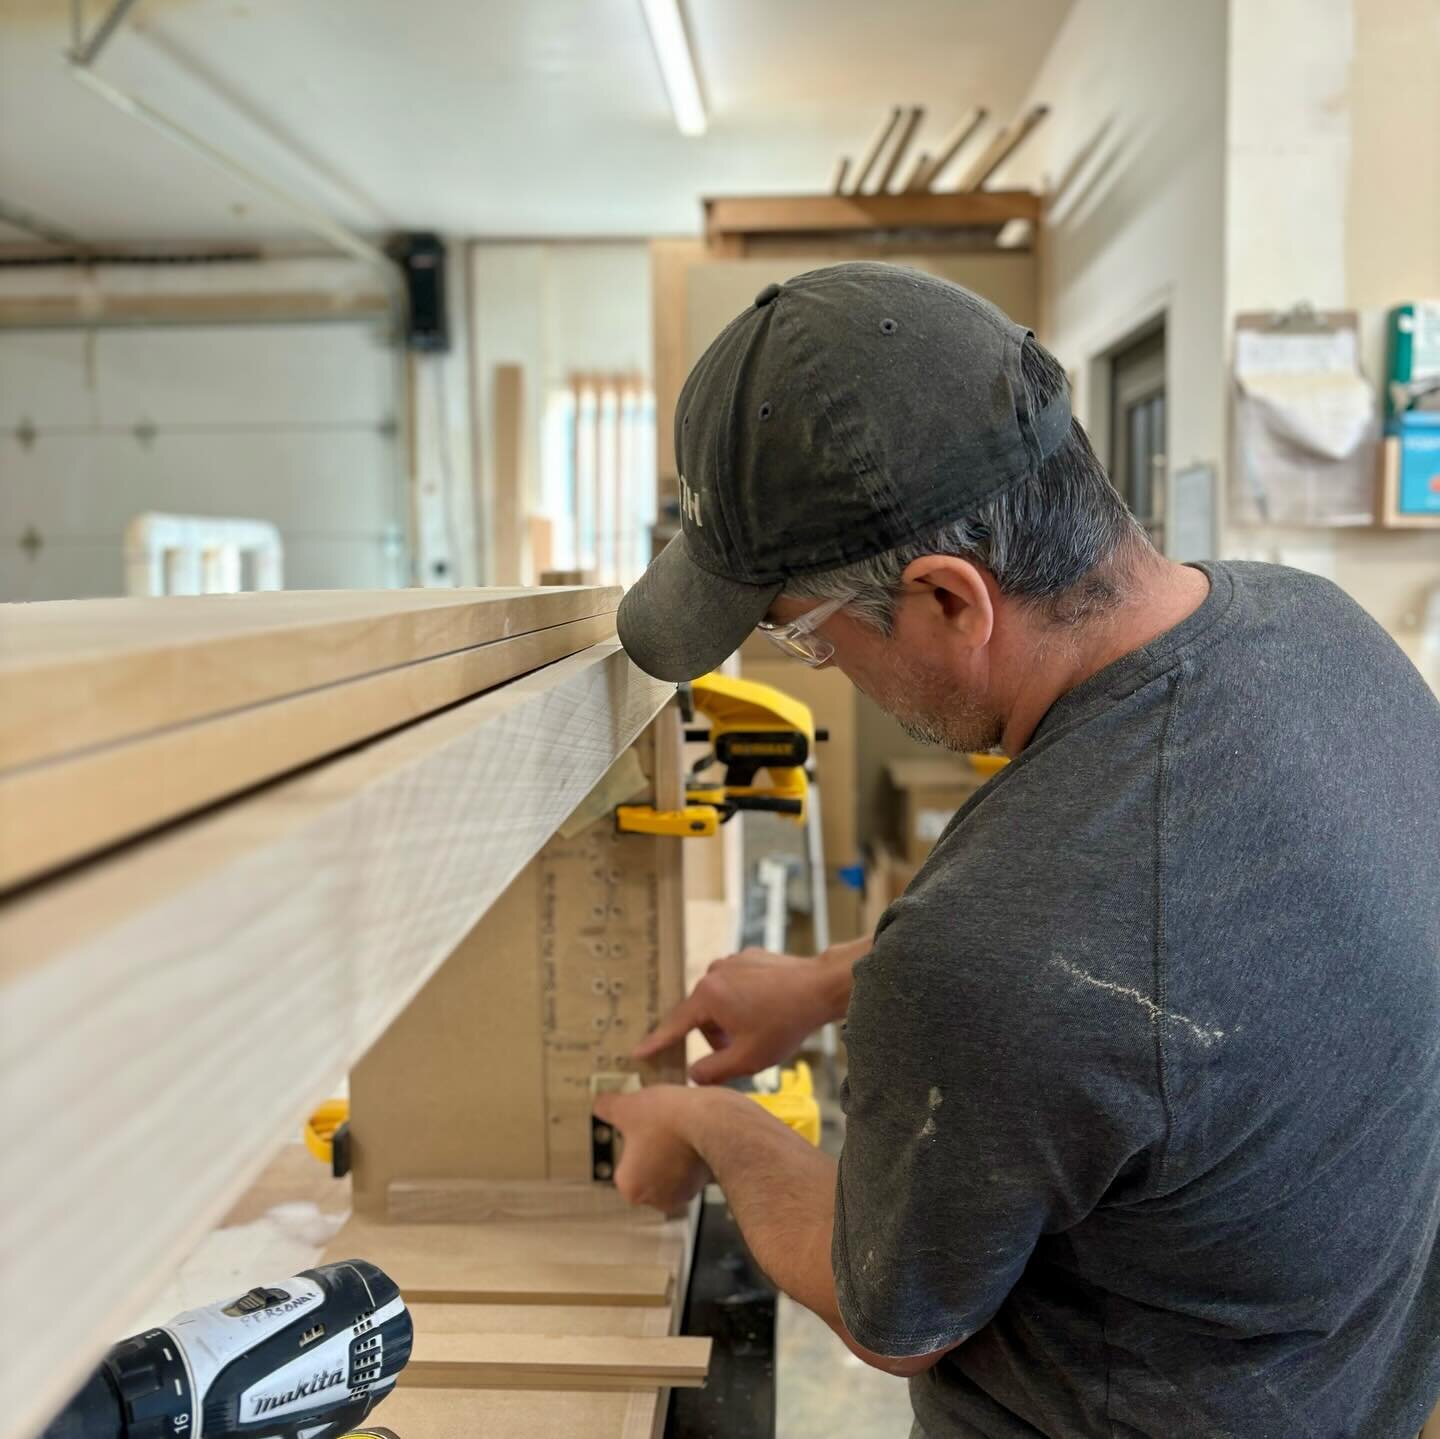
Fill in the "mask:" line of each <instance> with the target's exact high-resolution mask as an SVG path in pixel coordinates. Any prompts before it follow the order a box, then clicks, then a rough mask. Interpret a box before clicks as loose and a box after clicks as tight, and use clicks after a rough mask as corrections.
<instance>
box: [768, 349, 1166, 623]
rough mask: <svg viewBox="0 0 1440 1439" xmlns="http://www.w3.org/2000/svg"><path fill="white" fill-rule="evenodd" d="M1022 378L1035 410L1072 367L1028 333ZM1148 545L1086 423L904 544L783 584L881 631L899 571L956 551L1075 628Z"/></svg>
mask: <svg viewBox="0 0 1440 1439" xmlns="http://www.w3.org/2000/svg"><path fill="white" fill-rule="evenodd" d="M1020 377H1021V381H1022V383H1023V384H1024V386H1025V391H1026V394H1027V396H1028V398H1029V402H1030V409H1031V412H1032V413H1034V412H1035V411H1036V410H1037V409H1039V407H1040V406H1042V405H1044V404H1045V403H1046V402H1047V401H1048V400H1049V399H1051V398H1052V397H1053V396H1054V395H1056V394H1059V393H1060V392H1061V391H1063V390H1064V389H1065V387H1066V383H1067V382H1066V379H1065V372H1064V370H1062V369H1061V368H1060V365H1059V362H1058V361H1057V360H1056V359H1055V357H1054V356H1053V355H1051V354H1050V353H1049V351H1048V350H1045V349H1044V348H1042V347H1041V346H1040V345H1039V344H1037V343H1036V341H1035V340H1033V339H1027V340H1026V341H1025V344H1024V346H1023V348H1022V349H1021V352H1020ZM1136 544H1138V545H1141V546H1148V544H1149V540H1148V538H1147V537H1146V535H1145V532H1144V530H1142V529H1141V528H1140V526H1139V525H1138V524H1137V523H1136V521H1135V518H1134V516H1133V515H1131V513H1130V511H1129V510H1128V509H1127V508H1126V506H1125V502H1124V500H1122V499H1121V498H1120V495H1119V493H1118V492H1117V491H1116V489H1115V487H1114V486H1113V485H1112V484H1111V483H1110V477H1109V476H1108V475H1107V474H1106V473H1105V467H1104V466H1103V465H1102V464H1101V463H1100V461H1099V460H1098V459H1097V458H1096V456H1095V452H1094V450H1092V449H1091V448H1090V441H1089V439H1088V438H1087V437H1086V434H1085V431H1084V430H1083V429H1082V428H1081V427H1080V424H1079V423H1078V422H1077V421H1075V420H1071V422H1070V433H1069V434H1068V435H1067V436H1066V438H1065V439H1064V440H1063V441H1062V442H1061V445H1060V447H1059V449H1057V450H1056V451H1055V452H1054V453H1053V454H1051V455H1049V456H1048V457H1047V458H1046V459H1045V460H1044V461H1043V462H1042V464H1041V465H1040V468H1039V470H1038V471H1037V472H1036V473H1034V474H1032V475H1030V476H1028V477H1027V478H1026V479H1024V480H1022V481H1020V482H1019V483H1018V484H1015V485H1012V486H1010V488H1009V489H1007V490H1005V491H1003V492H1002V493H1001V494H999V495H997V496H996V497H995V498H994V499H992V500H989V501H987V502H986V503H985V504H984V505H982V506H981V507H980V508H979V509H978V510H976V511H975V512H974V513H973V514H970V515H966V516H965V517H964V518H963V519H959V520H952V521H951V522H950V523H949V524H946V525H942V526H941V527H940V528H939V529H938V530H935V531H934V532H933V533H931V534H928V535H924V536H922V537H921V538H920V539H917V540H911V541H910V542H909V543H907V544H904V545H901V546H900V547H899V548H898V549H893V550H887V551H886V552H885V553H883V554H879V555H875V556H873V557H872V558H871V559H867V560H860V561H859V562H857V563H855V564H850V565H845V566H844V567H843V568H841V569H837V570H826V571H824V572H823V573H821V574H813V575H796V576H793V577H791V578H790V579H788V580H787V581H786V583H785V594H786V595H787V596H790V597H791V598H794V599H820V600H827V599H839V598H841V597H842V596H843V595H845V594H847V593H851V594H853V598H851V599H850V600H849V601H848V602H847V604H846V606H845V608H846V610H847V612H849V613H851V614H854V615H855V617H856V618H857V619H860V620H861V621H863V622H864V623H866V624H868V625H871V626H872V627H873V628H875V629H877V630H879V631H880V632H881V633H882V634H889V633H890V631H891V628H892V626H893V624H894V620H895V602H896V598H897V595H898V593H899V590H900V583H901V580H900V577H901V575H903V574H904V572H905V570H906V568H907V567H908V566H909V565H910V564H912V563H913V562H914V561H915V560H918V559H920V558H921V557H922V556H923V555H954V556H957V557H959V558H961V559H967V560H970V561H972V562H973V563H974V564H977V565H980V566H982V567H983V568H985V569H986V570H988V571H989V572H990V573H991V575H993V576H994V578H995V583H996V585H998V586H999V589H1000V592H1001V594H1004V595H1010V596H1013V597H1014V598H1016V599H1018V600H1020V601H1021V602H1022V603H1025V604H1027V605H1030V606H1032V607H1033V608H1034V609H1035V610H1037V611H1038V612H1039V613H1040V614H1042V615H1043V616H1044V617H1045V618H1046V619H1047V620H1048V621H1050V622H1051V623H1052V624H1055V625H1065V626H1074V625H1078V624H1081V623H1083V622H1084V621H1085V620H1088V619H1090V618H1091V617H1092V616H1094V615H1097V614H1100V613H1102V612H1104V611H1106V610H1109V609H1113V608H1114V607H1115V606H1116V605H1118V604H1119V603H1120V602H1121V601H1122V599H1123V598H1124V591H1123V576H1122V575H1121V574H1120V573H1119V569H1120V567H1119V566H1116V565H1112V564H1111V561H1113V560H1114V559H1115V558H1116V557H1117V555H1119V554H1120V553H1121V551H1122V550H1126V549H1127V548H1129V547H1130V546H1132V545H1136Z"/></svg>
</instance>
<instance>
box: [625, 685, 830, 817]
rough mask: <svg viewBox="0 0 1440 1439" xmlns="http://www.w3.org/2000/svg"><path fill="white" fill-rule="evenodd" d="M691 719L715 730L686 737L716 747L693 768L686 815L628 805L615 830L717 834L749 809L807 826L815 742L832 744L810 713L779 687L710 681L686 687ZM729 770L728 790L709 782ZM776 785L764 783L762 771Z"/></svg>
mask: <svg viewBox="0 0 1440 1439" xmlns="http://www.w3.org/2000/svg"><path fill="white" fill-rule="evenodd" d="M681 704H682V706H684V707H685V713H686V719H687V720H688V719H691V718H693V717H694V715H695V714H696V713H697V712H698V713H700V714H702V715H704V716H705V717H706V718H707V719H708V720H709V721H710V725H709V728H708V729H706V728H701V729H687V730H686V731H685V738H686V739H687V740H692V741H703V742H706V743H708V744H709V745H710V751H709V753H707V754H706V755H705V756H704V757H703V758H702V759H701V760H700V761H699V762H698V763H697V764H696V765H695V766H694V768H693V769H692V771H691V778H690V781H689V783H688V784H687V785H686V787H685V807H684V808H683V809H673V810H659V809H656V808H655V806H654V805H648V804H626V805H621V806H620V807H619V808H618V809H617V810H616V811H615V824H616V827H617V828H618V829H620V830H623V831H625V832H627V833H630V834H659V835H679V836H681V837H682V838H692V837H700V836H703V835H708V834H714V833H715V831H716V829H717V828H718V827H719V826H720V825H722V824H724V823H725V821H726V820H728V819H730V818H731V817H732V816H733V815H735V814H737V813H738V812H739V811H741V810H765V811H768V812H770V813H772V814H782V815H784V816H785V817H786V818H787V819H789V820H791V821H792V822H793V823H795V824H798V825H803V824H804V823H805V814H806V803H807V800H808V796H809V789H810V781H809V778H808V776H807V775H806V772H805V766H806V764H807V763H808V761H809V759H810V754H811V750H812V748H813V747H814V745H815V743H816V742H817V741H820V740H824V739H825V738H826V734H825V731H824V730H817V729H816V728H815V721H814V718H813V717H812V715H811V713H810V707H809V706H808V705H805V704H802V703H801V702H800V701H799V700H797V699H792V698H791V697H790V696H789V695H787V694H784V693H782V692H781V691H780V690H777V689H775V688H774V686H772V685H764V684H760V683H758V682H757V681H755V680H746V679H735V678H732V677H731V676H729V675H721V674H710V675H705V676H704V677H703V678H701V679H698V680H695V681H694V682H693V683H692V684H690V685H689V686H682V688H681ZM717 764H719V765H724V766H725V774H724V778H723V780H722V781H721V782H720V783H718V784H717V783H715V781H714V780H706V779H704V778H702V776H703V774H704V772H705V771H706V770H708V769H709V768H711V766H713V765H717ZM762 770H763V771H764V772H765V773H766V774H767V775H768V776H769V783H768V784H757V783H756V778H757V777H758V775H759V774H760V772H761V771H762Z"/></svg>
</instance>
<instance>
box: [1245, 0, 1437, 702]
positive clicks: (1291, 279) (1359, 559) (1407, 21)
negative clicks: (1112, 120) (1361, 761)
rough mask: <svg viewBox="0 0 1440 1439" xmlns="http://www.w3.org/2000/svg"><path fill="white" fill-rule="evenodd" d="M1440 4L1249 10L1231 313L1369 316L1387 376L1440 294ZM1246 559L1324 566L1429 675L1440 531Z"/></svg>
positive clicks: (1248, 537)
mask: <svg viewBox="0 0 1440 1439" xmlns="http://www.w3.org/2000/svg"><path fill="white" fill-rule="evenodd" d="M1437 73H1440V0H1235V3H1234V5H1233V6H1232V18H1231V44H1230V52H1229V59H1228V89H1229V116H1230V118H1229V132H1230V133H1229V153H1228V158H1227V189H1228V203H1227V224H1226V283H1227V295H1226V303H1227V310H1228V314H1229V315H1230V316H1232V317H1233V315H1234V314H1236V313H1237V312H1239V311H1242V310H1247V309H1276V308H1282V309H1283V308H1284V307H1286V306H1288V305H1290V304H1293V303H1294V302H1295V301H1297V300H1309V301H1311V302H1312V303H1313V304H1315V305H1316V306H1317V307H1318V308H1322V309H1323V308H1328V307H1336V308H1349V309H1355V310H1358V311H1359V312H1360V317H1361V321H1362V337H1363V339H1364V363H1365V369H1366V373H1367V375H1368V376H1369V378H1370V379H1371V380H1372V381H1374V382H1375V384H1376V387H1377V390H1378V387H1379V384H1380V381H1381V377H1382V375H1383V373H1384V349H1383V332H1384V317H1385V312H1386V310H1387V309H1388V308H1389V307H1390V306H1391V305H1394V304H1397V303H1399V302H1401V301H1404V300H1413V299H1424V298H1440V87H1437V85H1436V83H1435V76H1436V74H1437ZM1227 544H1228V548H1229V550H1230V552H1231V553H1236V554H1246V555H1253V556H1255V557H1257V558H1266V559H1278V560H1281V561H1284V562H1287V563H1292V564H1298V565H1302V566H1304V567H1306V568H1309V569H1314V570H1317V571H1319V572H1321V573H1324V574H1326V575H1328V576H1330V577H1331V578H1332V579H1334V580H1335V581H1336V582H1337V583H1338V584H1340V585H1342V586H1343V587H1344V588H1345V589H1347V590H1348V591H1349V592H1350V593H1351V594H1352V595H1354V597H1355V598H1356V599H1357V600H1359V602H1360V603H1361V604H1363V605H1364V606H1365V607H1366V608H1367V609H1368V610H1370V612H1371V613H1372V614H1373V615H1374V616H1375V617H1376V618H1377V619H1378V620H1379V621H1380V622H1381V623H1382V624H1383V625H1385V627H1386V628H1387V629H1389V630H1390V631H1391V633H1392V634H1393V635H1394V636H1395V637H1396V639H1397V640H1398V641H1399V642H1400V644H1401V645H1402V646H1403V647H1404V648H1405V649H1406V650H1407V651H1408V652H1409V653H1410V654H1411V655H1412V657H1413V658H1415V659H1416V661H1417V663H1420V664H1421V666H1422V668H1425V669H1427V673H1428V677H1429V678H1430V680H1431V683H1432V684H1434V685H1436V687H1437V688H1440V671H1437V670H1435V668H1434V660H1433V659H1431V658H1430V657H1429V656H1428V655H1426V654H1425V653H1424V652H1423V650H1422V645H1421V635H1420V630H1419V627H1418V625H1419V619H1420V616H1421V615H1422V613H1423V608H1424V602H1425V597H1426V594H1427V592H1428V591H1429V589H1430V588H1431V587H1432V586H1435V585H1440V534H1437V533H1435V532H1434V531H1430V532H1424V531H1419V532H1393V531H1391V532H1387V531H1379V530H1336V531H1328V530H1313V529H1312V530H1285V529H1278V528H1272V527H1255V528H1249V527H1245V528H1242V527H1239V526H1232V527H1231V529H1230V531H1229V533H1228V536H1227Z"/></svg>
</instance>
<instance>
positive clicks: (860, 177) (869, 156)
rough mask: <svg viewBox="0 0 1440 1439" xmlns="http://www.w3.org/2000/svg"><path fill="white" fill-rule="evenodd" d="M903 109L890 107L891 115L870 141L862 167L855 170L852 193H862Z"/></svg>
mask: <svg viewBox="0 0 1440 1439" xmlns="http://www.w3.org/2000/svg"><path fill="white" fill-rule="evenodd" d="M901 113H902V112H901V109H900V107H899V106H898V105H892V106H891V107H890V116H889V118H888V119H887V120H886V121H885V123H884V124H883V125H882V126H881V127H880V129H879V130H878V131H877V132H876V134H875V138H874V139H873V140H872V141H871V142H870V146H869V148H868V149H867V150H866V151H865V158H864V160H863V161H862V162H861V164H860V168H859V169H858V170H857V171H856V172H855V185H854V188H853V189H852V190H851V191H850V193H851V194H852V195H858V194H860V193H861V192H862V191H863V190H864V189H865V185H866V183H867V182H868V181H869V179H870V172H871V171H872V170H874V168H875V165H876V162H877V161H878V160H879V159H880V153H881V151H882V150H884V148H885V147H886V145H888V144H889V143H890V137H891V136H892V135H893V134H894V133H895V130H896V127H897V126H898V125H899V124H900V116H901Z"/></svg>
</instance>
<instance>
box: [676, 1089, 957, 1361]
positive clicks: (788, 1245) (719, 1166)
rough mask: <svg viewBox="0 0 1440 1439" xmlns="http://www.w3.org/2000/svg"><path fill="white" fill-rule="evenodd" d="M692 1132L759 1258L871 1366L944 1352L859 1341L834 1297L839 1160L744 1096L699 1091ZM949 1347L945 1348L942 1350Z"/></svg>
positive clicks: (793, 1295) (694, 1145) (693, 1142)
mask: <svg viewBox="0 0 1440 1439" xmlns="http://www.w3.org/2000/svg"><path fill="white" fill-rule="evenodd" d="M692 1093H694V1094H695V1095H696V1096H697V1100H698V1102H697V1103H696V1104H694V1105H693V1107H692V1115H693V1119H692V1123H691V1125H690V1132H689V1134H688V1135H687V1138H688V1139H689V1141H690V1144H691V1147H692V1148H693V1149H695V1151H696V1152H697V1153H698V1154H699V1155H700V1157H701V1158H702V1159H703V1160H704V1161H705V1163H706V1165H707V1167H708V1168H709V1170H710V1172H711V1174H713V1175H714V1176H715V1179H716V1182H717V1183H718V1184H719V1185H720V1187H721V1189H723V1190H724V1191H725V1198H726V1199H727V1200H728V1201H729V1204H730V1208H731V1210H732V1211H733V1212H734V1215H735V1219H736V1222H737V1223H738V1224H739V1225H740V1232H741V1233H742V1234H743V1235H744V1236H745V1242H746V1243H747V1244H748V1245H749V1246H750V1252H751V1253H752V1254H754V1256H755V1259H756V1262H757V1263H758V1264H759V1265H760V1267H761V1268H762V1269H763V1270H764V1271H765V1272H766V1274H768V1275H769V1276H770V1278H771V1280H772V1281H773V1282H774V1283H775V1284H776V1285H777V1286H778V1287H779V1288H780V1289H783V1290H784V1291H785V1293H786V1294H788V1295H789V1296H790V1297H791V1298H792V1299H794V1300H795V1301H796V1302H797V1303H800V1304H803V1305H804V1306H805V1307H806V1308H807V1309H809V1310H810V1311H811V1312H812V1313H815V1314H818V1315H819V1316H820V1318H821V1319H823V1320H824V1321H825V1322H826V1323H827V1324H828V1325H829V1326H830V1327H831V1328H832V1329H833V1330H834V1331H835V1333H836V1334H837V1335H839V1337H840V1338H841V1339H842V1340H843V1341H844V1342H845V1344H846V1345H847V1346H848V1347H849V1348H850V1349H851V1350H852V1351H853V1352H854V1353H855V1354H857V1355H858V1356H859V1357H860V1358H861V1359H863V1360H864V1361H865V1362H866V1363H867V1364H871V1365H873V1366H874V1367H875V1368H877V1369H883V1370H884V1371H885V1372H886V1373H887V1374H896V1375H900V1376H902V1377H908V1376H910V1375H912V1374H919V1373H922V1372H923V1371H924V1370H926V1369H928V1368H930V1366H931V1365H932V1364H934V1363H935V1362H936V1361H937V1360H938V1359H939V1358H940V1357H941V1355H940V1353H936V1354H927V1355H920V1356H915V1357H908V1358H899V1359H896V1358H888V1357H886V1356H884V1355H881V1354H876V1353H874V1352H873V1351H872V1350H869V1349H866V1348H865V1347H864V1346H863V1345H862V1344H859V1343H857V1342H856V1340H855V1338H854V1336H853V1335H852V1334H851V1333H850V1330H849V1329H848V1328H847V1327H846V1324H845V1321H844V1320H843V1319H842V1318H841V1317H840V1306H839V1304H838V1303H837V1302H836V1298H835V1271H834V1270H833V1268H832V1267H831V1263H830V1240H831V1235H832V1234H833V1233H834V1230H835V1161H834V1160H833V1159H831V1158H830V1156H829V1155H828V1154H825V1153H823V1152H822V1151H820V1150H819V1149H816V1148H814V1147H813V1146H811V1145H809V1144H807V1143H806V1142H805V1141H804V1140H803V1139H801V1138H800V1136H799V1135H798V1134H796V1133H795V1132H794V1131H793V1130H791V1129H788V1128H786V1126H785V1125H784V1124H782V1123H781V1122H780V1121H779V1120H778V1119H776V1118H775V1117H774V1116H773V1115H771V1114H767V1113H766V1112H765V1110H763V1109H761V1108H760V1106H759V1105H758V1104H754V1103H752V1102H751V1101H750V1100H749V1099H747V1098H746V1097H745V1096H744V1095H743V1094H737V1093H735V1091H734V1090H730V1089H712V1090H705V1091H692ZM942 1352H943V1351H942Z"/></svg>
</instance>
